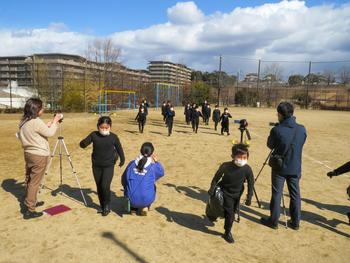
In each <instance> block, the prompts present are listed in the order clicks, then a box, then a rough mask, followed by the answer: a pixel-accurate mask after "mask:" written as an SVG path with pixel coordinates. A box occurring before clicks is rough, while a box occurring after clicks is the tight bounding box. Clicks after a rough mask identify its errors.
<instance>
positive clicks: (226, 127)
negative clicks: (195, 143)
mask: <svg viewBox="0 0 350 263" xmlns="http://www.w3.org/2000/svg"><path fill="white" fill-rule="evenodd" d="M229 118H232V116H231V114H230V113H229V112H228V108H225V109H224V113H223V114H222V115H221V117H220V119H219V121H221V134H222V135H224V132H227V135H230V120H229Z"/></svg>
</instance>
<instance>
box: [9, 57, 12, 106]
mask: <svg viewBox="0 0 350 263" xmlns="http://www.w3.org/2000/svg"><path fill="white" fill-rule="evenodd" d="M8 61H9V72H10V78H9V80H10V109H11V111H12V83H11V59H9V60H8Z"/></svg>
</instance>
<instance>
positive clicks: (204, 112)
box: [202, 100, 208, 123]
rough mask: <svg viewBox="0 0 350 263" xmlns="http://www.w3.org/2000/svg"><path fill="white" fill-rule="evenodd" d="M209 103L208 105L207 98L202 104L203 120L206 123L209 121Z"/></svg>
mask: <svg viewBox="0 0 350 263" xmlns="http://www.w3.org/2000/svg"><path fill="white" fill-rule="evenodd" d="M207 105H208V101H207V100H205V101H204V103H203V104H202V115H203V122H204V123H206V122H207V119H206V118H207V115H206V110H207Z"/></svg>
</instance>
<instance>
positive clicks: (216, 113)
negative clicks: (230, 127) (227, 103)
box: [213, 104, 221, 130]
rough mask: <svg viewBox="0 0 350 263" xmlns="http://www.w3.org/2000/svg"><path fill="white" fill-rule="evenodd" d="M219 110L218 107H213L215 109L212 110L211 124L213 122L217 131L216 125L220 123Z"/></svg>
mask: <svg viewBox="0 0 350 263" xmlns="http://www.w3.org/2000/svg"><path fill="white" fill-rule="evenodd" d="M220 114H221V112H220V109H219V105H217V104H216V105H215V109H214V110H213V122H214V129H215V130H217V128H218V123H219V121H220Z"/></svg>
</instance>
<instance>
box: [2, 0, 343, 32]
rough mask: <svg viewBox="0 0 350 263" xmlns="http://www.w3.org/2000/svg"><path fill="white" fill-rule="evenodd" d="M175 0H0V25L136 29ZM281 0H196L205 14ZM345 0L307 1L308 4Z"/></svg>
mask: <svg viewBox="0 0 350 263" xmlns="http://www.w3.org/2000/svg"><path fill="white" fill-rule="evenodd" d="M177 2H179V1H174V0H138V1H137V0H128V1H125V0H124V1H120V0H114V1H113V0H99V1H92V0H60V1H57V0H52V1H51V0H36V1H31V0H7V1H6V0H1V5H0V14H1V15H0V27H3V28H11V29H20V28H41V27H47V26H48V25H49V24H51V23H63V24H65V26H66V27H68V28H69V29H70V30H72V31H76V32H82V33H89V34H94V35H97V36H105V35H108V34H111V33H114V32H116V31H125V30H135V29H140V28H146V27H148V26H151V25H154V24H158V23H164V22H166V21H167V14H166V10H167V8H169V7H171V6H173V5H175V4H176V3H177ZM277 2H280V1H273V0H270V1H259V0H254V1H249V0H244V1H242V0H240V1H229V0H203V1H195V3H196V4H197V6H198V8H199V9H201V10H202V11H203V13H204V14H206V15H209V14H212V13H215V12H230V11H232V10H233V9H234V8H235V7H247V6H259V5H262V4H264V3H277ZM345 2H347V1H340V0H335V1H322V0H313V1H306V5H307V6H309V7H312V6H317V5H321V4H325V3H328V4H329V3H331V4H336V5H339V4H342V3H345Z"/></svg>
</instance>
